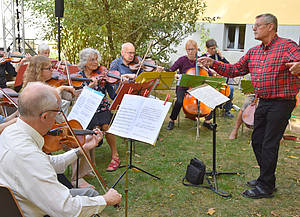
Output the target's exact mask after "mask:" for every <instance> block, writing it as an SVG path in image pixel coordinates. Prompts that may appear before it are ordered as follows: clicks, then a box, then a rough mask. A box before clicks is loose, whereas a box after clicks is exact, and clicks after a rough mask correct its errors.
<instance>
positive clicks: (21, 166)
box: [0, 82, 121, 216]
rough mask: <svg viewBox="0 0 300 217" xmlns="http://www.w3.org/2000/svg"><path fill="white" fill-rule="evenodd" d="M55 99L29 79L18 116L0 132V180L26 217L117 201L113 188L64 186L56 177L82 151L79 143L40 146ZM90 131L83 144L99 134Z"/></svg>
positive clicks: (87, 211) (87, 210)
mask: <svg viewBox="0 0 300 217" xmlns="http://www.w3.org/2000/svg"><path fill="white" fill-rule="evenodd" d="M60 103H61V100H60V97H59V96H58V93H57V91H56V90H55V89H54V88H52V87H50V86H48V85H46V84H43V83H40V82H33V83H31V84H29V85H28V86H27V87H25V88H24V90H23V92H22V93H21V94H20V96H19V108H18V110H19V113H20V117H19V118H18V120H17V122H16V123H15V124H12V125H10V126H8V127H7V128H6V129H5V130H4V131H3V133H2V134H1V135H0V166H1V170H0V183H1V184H2V185H6V186H8V187H10V188H11V189H12V190H13V192H14V194H15V197H16V199H17V201H18V202H19V204H20V207H21V210H22V211H23V213H24V214H25V216H45V215H50V216H91V215H93V214H98V213H100V212H101V211H102V210H103V209H104V208H105V206H106V205H115V204H118V203H120V201H121V195H120V194H119V193H118V192H117V191H115V190H114V189H110V190H109V191H108V192H107V193H106V194H104V195H103V196H99V194H98V193H97V192H96V191H95V190H94V189H91V188H87V189H68V188H67V187H65V186H64V185H62V184H61V183H59V182H58V181H57V176H56V172H62V171H64V170H65V168H66V167H67V166H68V164H70V163H71V162H73V161H75V160H76V159H77V158H78V156H79V155H81V150H80V149H78V148H77V149H73V150H70V151H68V152H66V153H64V154H59V155H53V156H50V155H46V154H45V153H44V152H43V151H42V147H43V145H44V138H43V136H44V135H45V134H46V133H47V132H48V131H49V130H50V129H51V128H52V126H53V124H54V122H55V118H56V115H57V113H58V112H59V111H60ZM95 133H96V135H92V136H87V138H86V143H85V144H84V145H83V148H84V149H86V150H89V149H91V148H93V147H95V146H96V145H97V143H98V141H99V140H100V139H101V138H102V136H103V135H102V133H101V132H100V131H99V130H95Z"/></svg>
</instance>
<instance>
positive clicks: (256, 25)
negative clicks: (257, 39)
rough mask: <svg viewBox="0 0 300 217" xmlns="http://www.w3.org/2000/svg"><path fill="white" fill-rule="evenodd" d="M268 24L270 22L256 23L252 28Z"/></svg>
mask: <svg viewBox="0 0 300 217" xmlns="http://www.w3.org/2000/svg"><path fill="white" fill-rule="evenodd" d="M268 24H270V23H261V24H254V25H253V26H252V28H256V29H257V28H259V27H260V26H263V25H268Z"/></svg>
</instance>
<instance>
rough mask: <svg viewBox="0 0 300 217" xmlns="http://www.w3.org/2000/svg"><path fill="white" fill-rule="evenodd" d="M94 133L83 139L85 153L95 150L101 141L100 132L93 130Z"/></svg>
mask: <svg viewBox="0 0 300 217" xmlns="http://www.w3.org/2000/svg"><path fill="white" fill-rule="evenodd" d="M94 132H95V134H94V135H87V136H86V137H85V144H84V145H83V148H84V150H85V151H89V150H91V149H93V148H95V147H96V146H97V145H98V143H99V142H100V141H101V140H102V139H103V132H102V131H101V130H99V129H98V128H95V129H94Z"/></svg>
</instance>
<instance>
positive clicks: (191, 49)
mask: <svg viewBox="0 0 300 217" xmlns="http://www.w3.org/2000/svg"><path fill="white" fill-rule="evenodd" d="M194 50H196V49H195V48H189V49H186V51H194Z"/></svg>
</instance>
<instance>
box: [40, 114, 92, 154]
mask: <svg viewBox="0 0 300 217" xmlns="http://www.w3.org/2000/svg"><path fill="white" fill-rule="evenodd" d="M69 124H70V126H71V128H72V129H73V131H74V133H75V136H76V138H77V139H78V141H79V143H80V144H81V145H84V143H85V135H89V134H95V133H94V131H92V130H83V129H82V126H81V124H80V123H79V122H78V121H76V120H70V121H69ZM44 141H45V143H44V146H43V151H44V152H45V153H47V154H49V153H52V152H56V151H59V150H62V149H63V147H64V146H67V147H69V148H77V147H78V144H77V142H76V140H75V138H74V137H73V136H72V134H71V132H70V130H69V128H68V126H67V125H66V124H65V123H61V124H58V123H56V124H54V126H53V127H52V129H51V130H49V131H48V132H47V134H46V135H45V136H44Z"/></svg>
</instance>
